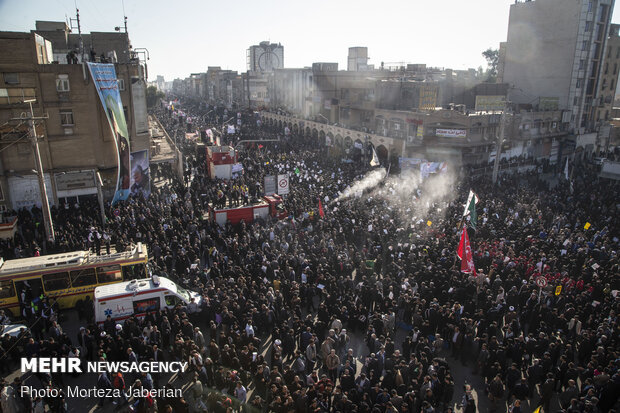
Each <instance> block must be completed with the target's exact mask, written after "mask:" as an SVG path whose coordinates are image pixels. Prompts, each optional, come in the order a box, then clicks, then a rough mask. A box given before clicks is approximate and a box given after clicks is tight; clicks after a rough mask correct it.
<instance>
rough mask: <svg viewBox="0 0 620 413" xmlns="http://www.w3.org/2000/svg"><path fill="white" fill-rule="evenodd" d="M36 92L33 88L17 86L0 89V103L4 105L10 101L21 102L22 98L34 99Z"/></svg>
mask: <svg viewBox="0 0 620 413" xmlns="http://www.w3.org/2000/svg"><path fill="white" fill-rule="evenodd" d="M35 97H36V94H35V92H34V88H25V89H22V88H18V87H12V88H8V89H0V104H3V105H6V104H11V103H23V102H24V100H27V99H34V98H35Z"/></svg>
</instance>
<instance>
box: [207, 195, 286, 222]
mask: <svg viewBox="0 0 620 413" xmlns="http://www.w3.org/2000/svg"><path fill="white" fill-rule="evenodd" d="M287 216H288V213H287V211H286V210H285V209H284V206H283V204H282V197H281V196H279V195H276V194H273V195H265V196H263V197H262V199H261V200H260V201H259V202H257V203H252V204H249V205H244V206H240V207H232V206H230V207H227V208H221V209H216V208H214V207H213V205H211V206H210V207H209V219H210V220H211V222H217V223H218V224H219V225H220V226H222V227H223V226H224V225H226V222H229V221H230V223H231V224H233V225H236V224H238V223H239V222H241V221H242V220H243V221H245V222H246V223H250V222H252V221H254V220H255V219H258V218H262V219H267V218H269V217H273V218H277V219H283V218H286V217H287Z"/></svg>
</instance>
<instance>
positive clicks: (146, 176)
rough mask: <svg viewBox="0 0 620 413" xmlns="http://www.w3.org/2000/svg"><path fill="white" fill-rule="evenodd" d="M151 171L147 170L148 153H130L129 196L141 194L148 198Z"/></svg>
mask: <svg viewBox="0 0 620 413" xmlns="http://www.w3.org/2000/svg"><path fill="white" fill-rule="evenodd" d="M150 172H151V170H150V168H149V151H147V150H146V149H144V150H142V151H137V152H132V153H131V195H133V196H139V195H140V194H142V196H144V197H145V198H148V197H149V195H150V194H151V173H150Z"/></svg>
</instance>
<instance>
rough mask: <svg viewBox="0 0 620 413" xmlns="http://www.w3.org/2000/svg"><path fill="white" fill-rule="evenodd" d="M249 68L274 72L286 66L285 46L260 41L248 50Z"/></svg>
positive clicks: (252, 70)
mask: <svg viewBox="0 0 620 413" xmlns="http://www.w3.org/2000/svg"><path fill="white" fill-rule="evenodd" d="M246 57H247V69H248V71H250V72H273V71H274V69H283V68H284V46H282V45H281V44H280V43H270V42H260V43H259V44H258V45H254V46H250V48H249V49H248V50H247V56H246Z"/></svg>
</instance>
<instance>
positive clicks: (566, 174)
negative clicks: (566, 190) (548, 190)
mask: <svg viewBox="0 0 620 413" xmlns="http://www.w3.org/2000/svg"><path fill="white" fill-rule="evenodd" d="M564 177H565V178H566V180H567V181H568V158H566V166H565V167H564Z"/></svg>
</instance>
